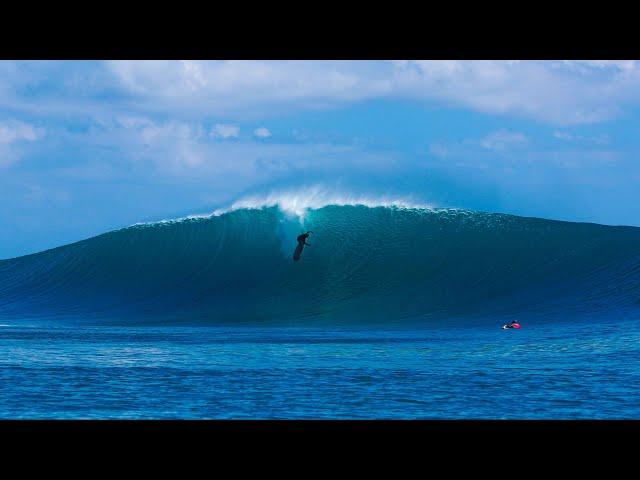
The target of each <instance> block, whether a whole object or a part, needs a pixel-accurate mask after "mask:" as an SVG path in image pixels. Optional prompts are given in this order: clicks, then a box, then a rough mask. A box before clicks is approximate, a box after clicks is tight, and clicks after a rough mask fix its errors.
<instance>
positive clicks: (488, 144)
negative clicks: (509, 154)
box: [480, 130, 528, 151]
mask: <svg viewBox="0 0 640 480" xmlns="http://www.w3.org/2000/svg"><path fill="white" fill-rule="evenodd" d="M527 143H528V139H527V137H526V135H524V134H522V133H519V132H510V131H508V130H498V131H496V132H493V133H490V134H489V135H487V136H486V137H484V138H483V139H482V140H480V145H481V146H482V147H484V148H487V149H489V150H498V151H503V150H509V149H511V148H514V147H520V146H523V145H525V144H527Z"/></svg>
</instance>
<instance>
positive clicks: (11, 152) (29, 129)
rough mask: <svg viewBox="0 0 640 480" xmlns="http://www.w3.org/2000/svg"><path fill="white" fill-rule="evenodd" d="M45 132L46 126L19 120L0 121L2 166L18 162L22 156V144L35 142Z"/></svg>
mask: <svg viewBox="0 0 640 480" xmlns="http://www.w3.org/2000/svg"><path fill="white" fill-rule="evenodd" d="M44 134H45V130H44V128H39V127H35V126H33V125H31V124H29V123H25V122H20V121H17V120H8V121H5V122H0V167H7V166H9V165H11V164H14V163H15V162H17V161H18V160H19V159H20V157H21V153H20V150H21V148H20V145H21V144H23V143H25V142H35V141H37V140H39V139H40V138H42V137H43V136H44Z"/></svg>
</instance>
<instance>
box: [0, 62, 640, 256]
mask: <svg viewBox="0 0 640 480" xmlns="http://www.w3.org/2000/svg"><path fill="white" fill-rule="evenodd" d="M639 153H640V62H636V61H405V60H403V61H105V62H100V61H29V62H14V61H0V258H10V257H15V256H20V255H24V254H28V253H33V252H37V251H40V250H43V249H47V248H52V247H55V246H59V245H63V244H66V243H70V242H74V241H77V240H81V239H84V238H88V237H91V236H94V235H97V234H100V233H103V232H105V231H108V230H112V229H115V228H121V227H124V226H127V225H131V224H134V223H137V222H144V221H154V220H161V219H167V218H174V217H180V216H184V215H188V214H198V213H200V214H201V213H207V212H210V211H213V210H215V209H216V208H220V207H224V206H225V205H230V204H232V203H233V202H235V201H237V200H238V199H241V198H243V197H246V196H254V197H255V196H256V195H257V196H259V195H271V196H273V195H278V194H280V193H282V192H297V193H296V195H299V196H302V197H304V195H305V194H307V192H317V191H318V190H321V191H323V192H327V195H328V196H327V198H330V197H331V195H333V196H338V197H339V196H341V195H343V196H344V195H366V196H367V197H368V198H377V197H380V198H383V197H384V198H395V197H398V198H405V199H411V200H412V201H415V202H416V203H420V204H428V205H432V206H436V207H458V208H468V209H473V210H482V211H490V212H503V213H511V214H516V215H524V216H537V217H544V218H552V219H559V220H571V221H588V222H596V223H604V224H612V225H635V226H640V188H638V185H639V184H640V158H639V155H638V154H639Z"/></svg>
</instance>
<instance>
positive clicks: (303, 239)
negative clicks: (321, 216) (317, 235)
mask: <svg viewBox="0 0 640 480" xmlns="http://www.w3.org/2000/svg"><path fill="white" fill-rule="evenodd" d="M310 233H313V232H311V231H309V232H307V233H303V234H302V235H298V238H297V240H298V243H299V244H302V245H309V246H311V244H310V243H307V238H309V234H310Z"/></svg>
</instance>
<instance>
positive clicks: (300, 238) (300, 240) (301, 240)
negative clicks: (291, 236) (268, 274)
mask: <svg viewBox="0 0 640 480" xmlns="http://www.w3.org/2000/svg"><path fill="white" fill-rule="evenodd" d="M310 233H313V232H307V233H303V234H302V235H298V238H297V240H298V246H297V247H296V250H295V252H293V261H294V262H297V261H298V260H300V255H302V249H303V248H304V246H305V245H311V244H310V243H307V238H309V234H310Z"/></svg>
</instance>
